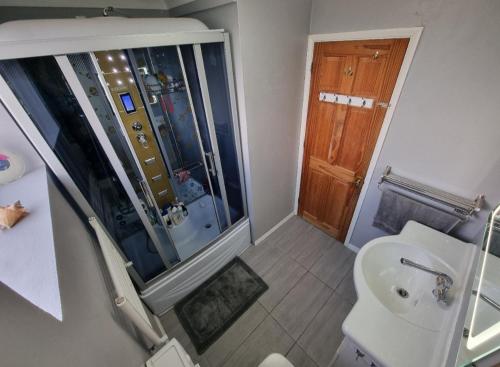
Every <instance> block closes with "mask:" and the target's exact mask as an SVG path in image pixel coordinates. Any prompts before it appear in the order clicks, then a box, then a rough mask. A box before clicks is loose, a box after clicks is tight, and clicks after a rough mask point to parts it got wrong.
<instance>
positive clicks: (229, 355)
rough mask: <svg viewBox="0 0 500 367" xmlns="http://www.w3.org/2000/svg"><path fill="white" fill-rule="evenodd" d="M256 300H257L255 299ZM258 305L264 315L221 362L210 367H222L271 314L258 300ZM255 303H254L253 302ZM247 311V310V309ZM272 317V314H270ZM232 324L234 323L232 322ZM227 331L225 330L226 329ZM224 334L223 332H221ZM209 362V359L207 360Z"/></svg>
mask: <svg viewBox="0 0 500 367" xmlns="http://www.w3.org/2000/svg"><path fill="white" fill-rule="evenodd" d="M257 302H258V300H257ZM258 303H259V305H260V307H262V308H263V309H264V311H265V312H266V316H265V317H264V318H263V319H262V320H261V321H260V322H259V323H258V324H257V325H256V326H255V327H254V328H253V329H252V330H251V331H250V332H249V333H248V335H247V336H246V337H245V338H244V339H243V340H242V341H241V343H240V344H238V346H237V347H235V348H234V350H233V351H232V352H231V353H229V354H228V355H227V356H226V358H224V359H223V360H222V363H221V364H220V366H210V367H222V366H224V364H225V363H226V362H227V361H228V360H229V359H230V358H231V357H232V356H233V354H234V353H236V351H237V350H238V349H240V347H241V346H242V345H243V344H244V343H245V342H246V341H247V339H248V338H250V336H251V335H252V334H253V333H254V332H255V330H257V329H258V328H259V326H260V325H262V323H263V322H264V321H265V320H266V319H267V317H268V316H271V314H270V313H269V312H267V310H266V308H265V307H264V306H262V304H261V303H260V302H258ZM254 304H255V303H254ZM247 311H248V310H247ZM271 317H272V316H271ZM233 325H234V324H233ZM280 326H281V325H280ZM226 331H227V330H226ZM223 335H224V334H223ZM208 363H210V361H209V362H208Z"/></svg>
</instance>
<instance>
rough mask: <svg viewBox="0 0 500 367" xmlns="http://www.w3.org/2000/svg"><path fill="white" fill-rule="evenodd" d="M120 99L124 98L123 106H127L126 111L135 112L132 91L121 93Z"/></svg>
mask: <svg viewBox="0 0 500 367" xmlns="http://www.w3.org/2000/svg"><path fill="white" fill-rule="evenodd" d="M120 99H121V100H122V104H123V107H124V108H125V112H127V113H132V112H135V105H134V101H133V100H132V96H131V95H130V93H123V94H120Z"/></svg>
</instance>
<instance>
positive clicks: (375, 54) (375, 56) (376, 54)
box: [373, 51, 380, 60]
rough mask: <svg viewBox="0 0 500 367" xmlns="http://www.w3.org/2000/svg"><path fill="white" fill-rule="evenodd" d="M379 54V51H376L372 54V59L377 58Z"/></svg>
mask: <svg viewBox="0 0 500 367" xmlns="http://www.w3.org/2000/svg"><path fill="white" fill-rule="evenodd" d="M379 55H380V52H379V51H376V52H375V53H374V54H373V60H377V59H378V57H379Z"/></svg>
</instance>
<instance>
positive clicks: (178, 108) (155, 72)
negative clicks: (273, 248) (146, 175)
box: [129, 46, 221, 260]
mask: <svg viewBox="0 0 500 367" xmlns="http://www.w3.org/2000/svg"><path fill="white" fill-rule="evenodd" d="M129 57H130V58H131V59H133V60H134V61H135V62H134V63H135V64H136V66H137V67H136V68H135V74H136V77H137V78H138V79H139V82H140V83H142V87H143V90H144V91H145V93H146V94H147V96H143V98H144V99H145V101H144V103H145V104H148V105H149V108H148V110H149V113H150V114H151V115H152V116H150V120H151V121H152V123H153V124H154V130H155V131H156V132H157V133H156V137H157V140H158V141H159V144H160V146H161V147H162V152H163V155H164V159H165V161H166V165H167V167H168V168H169V170H170V171H171V175H172V176H173V177H174V179H173V180H172V182H173V186H174V191H175V193H176V196H177V199H178V200H179V201H182V202H184V203H185V204H186V207H187V210H188V213H189V214H188V216H187V217H186V219H185V221H184V222H183V223H182V224H181V225H175V224H173V225H172V226H171V227H170V228H169V233H170V236H171V237H172V239H173V241H174V245H175V247H176V249H177V252H178V253H179V257H180V258H181V260H184V259H186V258H188V257H190V256H192V255H193V254H194V253H196V252H198V251H199V250H200V249H202V248H204V247H205V246H206V245H207V244H208V243H209V242H210V241H212V240H213V239H215V237H217V236H218V235H219V234H220V233H221V226H220V223H219V219H218V216H217V212H216V210H215V206H214V199H213V197H212V195H211V192H210V181H209V178H208V177H207V173H206V169H205V165H204V163H203V151H202V149H201V147H200V144H199V139H198V134H197V131H196V125H195V123H194V119H193V112H192V111H191V107H190V103H189V96H188V94H187V91H186V86H185V81H184V78H183V75H182V69H181V65H180V62H179V57H178V54H177V48H176V47H173V46H169V47H154V48H147V49H146V48H143V49H134V50H131V51H130V52H129ZM186 222H187V223H186Z"/></svg>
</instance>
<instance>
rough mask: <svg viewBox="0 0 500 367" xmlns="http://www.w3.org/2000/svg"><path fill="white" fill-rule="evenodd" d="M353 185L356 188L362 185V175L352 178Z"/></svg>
mask: <svg viewBox="0 0 500 367" xmlns="http://www.w3.org/2000/svg"><path fill="white" fill-rule="evenodd" d="M354 186H356V188H357V189H359V188H360V187H361V186H363V177H356V180H354Z"/></svg>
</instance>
